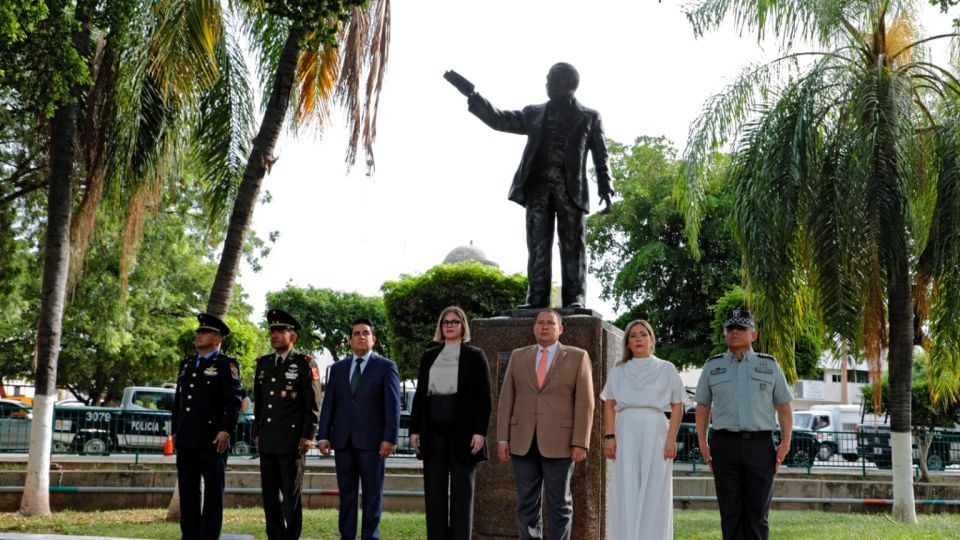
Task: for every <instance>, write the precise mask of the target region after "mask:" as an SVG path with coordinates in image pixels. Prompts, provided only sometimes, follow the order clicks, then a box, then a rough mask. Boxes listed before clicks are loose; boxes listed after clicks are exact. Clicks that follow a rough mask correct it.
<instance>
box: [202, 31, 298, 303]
mask: <svg viewBox="0 0 960 540" xmlns="http://www.w3.org/2000/svg"><path fill="white" fill-rule="evenodd" d="M302 39H303V31H301V30H298V29H296V27H294V28H291V30H290V34H289V35H288V36H287V41H286V43H284V45H283V52H282V53H281V55H280V61H279V63H278V64H277V72H276V74H275V76H274V81H273V91H272V92H271V94H270V101H269V102H268V103H267V108H266V111H265V112H264V114H263V122H262V123H261V124H260V131H259V132H258V133H257V137H256V138H255V139H254V140H253V149H252V150H251V151H250V158H249V159H248V160H247V168H246V170H244V172H243V181H242V182H241V183H240V189H239V190H238V191H237V199H236V201H235V202H234V203H233V213H232V214H231V215H230V224H229V227H228V228H227V237H226V239H225V240H224V243H223V254H222V255H221V256H220V265H219V266H218V267H217V277H216V279H215V280H214V282H213V288H212V289H211V290H210V299H209V301H208V302H207V313H210V314H211V315H215V316H217V317H220V318H221V319H222V318H223V317H225V316H226V314H227V311H228V310H229V309H230V301H231V300H232V297H233V286H234V283H235V282H236V279H237V274H238V273H239V271H240V260H241V258H242V257H243V247H244V245H245V244H246V242H247V235H248V233H249V232H250V225H251V223H252V222H253V211H254V209H255V208H256V206H257V200H258V199H259V196H260V186H261V184H262V183H263V177H264V175H265V174H266V173H267V171H268V170H269V169H270V167H271V166H272V164H273V162H274V161H275V158H274V157H273V149H274V147H275V146H276V144H277V139H279V138H280V130H281V129H283V120H284V118H285V117H286V114H287V108H288V106H289V104H290V91H291V88H292V87H293V79H294V76H295V75H296V69H297V60H298V58H299V56H300V41H301V40H302Z"/></svg>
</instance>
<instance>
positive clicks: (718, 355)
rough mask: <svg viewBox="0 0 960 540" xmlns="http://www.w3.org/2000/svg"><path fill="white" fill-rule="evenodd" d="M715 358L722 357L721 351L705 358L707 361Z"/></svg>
mask: <svg viewBox="0 0 960 540" xmlns="http://www.w3.org/2000/svg"><path fill="white" fill-rule="evenodd" d="M717 358H723V353H720V354H715V355H713V356H711V357H710V358H707V362H709V361H711V360H716V359H717Z"/></svg>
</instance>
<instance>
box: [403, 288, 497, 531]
mask: <svg viewBox="0 0 960 540" xmlns="http://www.w3.org/2000/svg"><path fill="white" fill-rule="evenodd" d="M433 340H434V341H437V342H440V343H441V345H438V346H436V347H431V348H430V349H427V351H426V352H424V353H423V357H422V358H421V359H420V373H419V375H418V377H417V391H416V393H415V394H414V396H413V411H411V413H410V443H411V445H413V448H414V450H416V452H417V456H418V457H419V458H420V459H422V460H423V492H424V503H425V506H426V513H427V539H428V540H468V539H469V538H470V537H471V535H472V534H473V530H472V528H473V489H474V470H475V468H476V466H477V463H478V462H480V461H483V460H485V459H487V440H486V435H487V424H488V423H489V421H490V367H489V365H488V364H487V358H486V356H485V355H484V354H483V351H482V350H480V349H478V348H476V347H474V346H472V345H469V344H468V343H467V342H468V341H470V327H469V326H468V321H467V315H466V313H464V312H463V310H462V309H460V308H458V307H456V306H450V307H448V308H446V309H444V310H443V312H442V313H441V314H440V319H439V320H438V321H437V330H436V333H435V334H434V338H433ZM448 483H449V487H450V498H449V501H448V499H447V486H448ZM448 502H449V512H448Z"/></svg>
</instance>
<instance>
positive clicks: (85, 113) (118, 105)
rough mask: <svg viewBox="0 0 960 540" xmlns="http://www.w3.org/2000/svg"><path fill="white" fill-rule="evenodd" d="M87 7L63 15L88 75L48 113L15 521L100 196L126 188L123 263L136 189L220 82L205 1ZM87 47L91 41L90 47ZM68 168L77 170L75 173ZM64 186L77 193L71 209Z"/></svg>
mask: <svg viewBox="0 0 960 540" xmlns="http://www.w3.org/2000/svg"><path fill="white" fill-rule="evenodd" d="M56 8H57V9H58V10H62V13H61V12H59V11H58V12H57V13H58V16H61V17H68V15H67V13H68V12H69V10H68V9H67V8H66V7H64V6H60V5H59V4H57V5H56ZM95 8H96V6H94V5H93V4H90V3H89V2H78V3H77V7H76V11H75V13H74V18H75V19H76V20H77V22H78V24H77V27H78V29H77V30H75V31H74V34H73V44H74V49H75V50H76V53H77V56H78V57H79V58H80V59H81V61H82V62H84V63H85V64H86V67H87V71H88V72H89V73H90V77H89V78H87V79H83V80H82V81H81V82H80V83H78V84H76V85H74V87H73V89H72V94H71V98H72V99H70V100H68V101H66V102H65V103H64V104H62V105H60V106H59V108H58V109H57V111H56V113H55V114H54V118H53V130H52V135H51V142H50V147H51V151H50V182H49V191H48V194H47V197H48V205H49V210H48V221H47V240H46V247H45V254H44V275H43V298H42V305H41V312H40V322H39V325H38V332H37V334H38V335H37V340H38V346H37V351H38V353H37V375H36V394H37V396H38V398H37V399H36V400H35V402H34V414H35V417H36V418H37V419H38V421H35V422H33V424H32V427H31V444H30V458H29V462H28V470H27V477H26V484H25V486H24V495H23V498H22V500H21V511H23V512H24V513H27V514H48V513H50V505H49V497H48V493H49V490H48V486H49V460H50V441H51V438H52V416H53V403H54V401H55V398H56V372H57V360H58V353H59V348H60V346H59V341H60V328H61V322H62V317H63V312H64V309H65V306H66V303H67V290H68V286H67V285H68V273H72V274H73V277H74V279H76V277H77V276H78V275H79V272H80V271H81V269H82V263H83V258H84V256H85V252H86V246H87V245H88V243H89V240H90V238H91V236H92V234H93V232H94V229H95V221H96V216H97V214H98V210H99V209H100V206H101V202H102V200H103V198H104V194H105V193H106V192H107V190H108V189H114V191H116V192H117V193H121V194H122V193H123V192H124V191H125V190H126V191H127V192H128V195H127V196H125V197H120V198H124V199H125V203H126V204H124V203H120V204H116V206H114V207H113V210H118V209H122V210H123V211H126V212H127V215H128V217H127V222H128V226H127V229H128V230H132V231H133V232H132V233H131V234H125V235H124V246H125V247H127V253H126V254H125V257H124V260H126V261H129V259H130V258H131V257H132V254H131V253H130V249H129V247H130V246H134V245H136V242H137V239H138V238H139V234H140V233H141V232H142V223H143V219H142V218H143V215H144V208H145V207H146V206H147V205H148V203H149V202H150V201H151V200H152V199H151V198H150V197H147V196H144V195H143V194H149V193H156V192H157V191H158V189H159V187H160V186H161V185H162V182H163V180H164V179H165V178H166V177H167V175H166V174H165V172H166V171H168V170H169V169H170V167H171V162H172V161H174V159H175V157H176V156H178V155H179V154H183V153H184V150H183V149H182V147H184V146H186V145H184V144H183V143H182V142H181V141H183V140H184V139H185V140H190V138H189V137H187V138H184V137H182V135H184V134H185V133H186V134H190V133H193V132H200V131H202V130H201V129H199V128H197V129H191V126H190V125H189V120H190V119H191V117H197V116H199V115H197V114H193V115H192V116H191V114H190V111H191V110H194V109H195V107H194V106H193V105H192V103H194V102H195V101H196V100H195V99H194V98H195V97H196V96H198V95H200V94H201V92H202V91H203V90H205V89H207V88H209V87H211V85H213V83H214V80H215V79H217V80H219V79H222V78H223V77H222V76H221V75H220V74H219V73H218V67H219V66H220V65H222V62H221V63H220V64H218V63H217V61H218V60H222V58H220V57H219V56H218V55H217V54H216V51H215V45H216V44H217V43H218V40H219V38H220V36H221V35H222V28H221V26H222V21H221V19H220V17H219V14H220V9H219V5H218V4H217V3H216V2H208V1H205V0H193V1H189V2H180V1H168V0H145V1H141V2H127V3H124V4H123V9H122V10H121V9H117V7H116V6H112V7H111V6H107V7H106V8H105V9H109V13H108V12H106V11H104V12H97V11H96V9H95ZM98 24H100V25H99V26H98ZM91 42H95V43H96V44H97V46H96V47H91ZM91 49H93V50H91ZM234 125H235V126H239V127H241V128H242V126H243V116H242V115H241V114H237V115H236V118H235V119H234ZM78 134H82V139H81V137H79V136H78ZM78 139H80V140H78ZM78 143H79V144H78ZM205 144H207V145H212V144H214V141H212V140H211V141H208V142H206V143H205ZM78 145H79V146H80V147H81V148H82V152H81V153H82V156H83V159H82V160H80V163H76V161H78V160H76V159H75V154H76V149H77V147H78ZM227 146H228V147H229V145H227ZM201 165H202V163H201ZM199 168H202V167H198V169H199ZM78 171H80V172H81V173H85V174H79V175H75V173H76V172H78ZM75 176H76V177H77V178H75ZM78 178H82V180H83V181H82V182H80V181H79V180H78ZM111 182H112V184H111ZM74 184H80V185H82V186H83V187H84V188H85V189H84V190H83V191H82V193H83V196H82V200H81V202H80V205H79V207H78V211H77V212H76V213H75V214H74V213H73V212H72V210H73V208H72V206H73V190H74ZM111 185H112V186H114V187H113V188H111ZM131 224H132V225H131ZM125 272H126V270H124V273H125ZM121 294H122V293H121Z"/></svg>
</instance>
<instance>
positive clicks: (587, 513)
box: [470, 314, 623, 540]
mask: <svg viewBox="0 0 960 540" xmlns="http://www.w3.org/2000/svg"><path fill="white" fill-rule="evenodd" d="M534 320H535V314H534V316H530V317H496V318H491V319H476V320H473V321H471V323H470V332H471V334H472V340H471V343H472V344H473V345H475V346H477V347H480V348H481V349H483V351H484V353H486V355H487V360H488V361H489V362H490V381H491V399H492V401H493V414H491V415H490V426H489V430H488V432H487V445H488V447H489V448H488V449H489V451H490V460H489V461H485V462H483V463H481V464H480V465H479V466H478V467H477V484H476V495H475V497H476V498H475V503H474V518H473V537H474V538H476V539H478V540H505V539H509V538H517V517H516V516H517V515H516V505H517V492H516V489H515V487H514V481H513V471H512V469H511V465H510V463H509V462H507V463H501V462H500V460H499V459H497V457H496V455H497V402H498V400H499V398H500V384H501V383H502V382H503V376H504V374H505V373H506V369H507V364H508V363H509V360H510V353H511V352H512V351H513V350H514V349H517V348H520V347H525V346H527V345H532V344H533V343H535V340H534V336H533V323H534ZM563 326H564V330H563V335H561V336H560V342H561V343H563V344H565V345H572V346H574V347H580V348H582V349H585V350H586V351H587V352H589V353H590V360H591V362H592V364H593V388H594V396H595V398H596V407H595V409H594V414H593V431H592V435H591V438H590V452H589V454H588V455H587V459H586V460H585V461H583V462H581V463H579V464H577V466H576V468H575V469H574V472H573V478H572V480H571V490H572V492H573V532H572V535H571V537H572V538H575V539H576V540H603V539H604V538H605V537H606V535H605V530H604V529H605V527H606V521H605V516H606V510H607V505H606V501H607V462H606V459H604V457H603V444H602V434H603V431H602V430H603V423H602V420H601V413H602V411H603V404H602V402H601V401H600V391H601V390H602V389H603V385H604V383H605V382H606V380H607V371H608V370H609V367H610V366H612V365H613V361H615V360H616V359H618V358H619V357H620V354H621V351H622V350H623V332H622V331H621V330H620V329H618V328H616V327H615V326H613V325H611V324H609V323H605V322H603V320H602V319H600V318H597V317H591V316H582V315H575V316H565V317H564V319H563ZM546 534H547V536H546V537H547V538H550V533H549V531H547V532H546Z"/></svg>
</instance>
